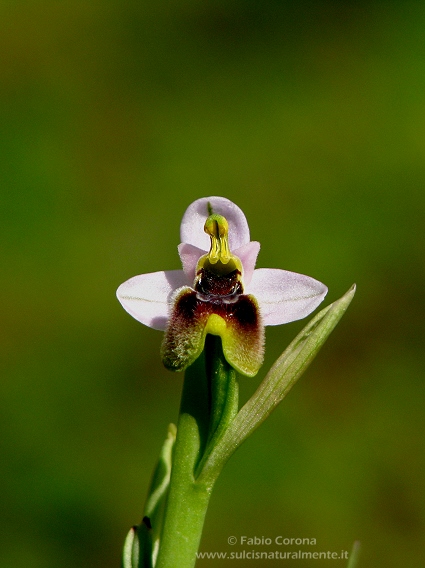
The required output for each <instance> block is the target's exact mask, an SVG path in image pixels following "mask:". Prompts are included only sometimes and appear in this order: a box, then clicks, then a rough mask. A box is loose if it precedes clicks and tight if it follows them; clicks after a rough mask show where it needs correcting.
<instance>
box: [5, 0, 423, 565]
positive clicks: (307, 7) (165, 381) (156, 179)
mask: <svg viewBox="0 0 425 568" xmlns="http://www.w3.org/2000/svg"><path fill="white" fill-rule="evenodd" d="M424 38H425V4H424V3H423V2H412V1H409V0H408V1H406V2H395V1H389V2H374V1H372V2H354V1H352V2H337V1H326V2H312V1H307V0H305V1H304V0H302V1H301V2H298V1H297V2H295V1H287V2H285V1H279V0H263V1H260V0H245V1H244V0H239V1H237V0H227V1H225V0H216V1H213V0H207V1H194V0H168V1H165V2H160V1H159V2H143V1H135V0H127V1H125V2H124V1H119V0H104V1H103V2H101V1H93V2H84V1H78V0H75V1H74V0H72V1H68V2H64V1H59V2H57V1H47V0H39V1H36V0H34V1H27V2H24V1H21V0H15V1H13V2H12V1H7V0H3V1H2V2H1V4H0V188H1V189H0V191H1V223H0V232H1V243H2V244H1V248H2V262H1V267H2V268H1V274H0V277H1V282H2V284H1V289H2V302H1V314H2V315H1V342H0V346H1V347H0V349H1V368H2V371H1V381H0V397H1V398H0V405H1V413H0V421H1V434H0V447H1V485H0V487H1V503H2V505H1V510H2V513H1V531H0V539H1V542H0V566H2V567H4V568H9V567H14V568H20V567H26V568H56V567H60V568H71V567H72V568H74V567H77V566H84V567H86V566H87V567H89V566H90V567H96V568H109V567H110V568H112V567H116V566H119V562H120V555H121V548H122V543H123V540H124V537H125V535H126V533H127V531H128V530H129V528H130V527H131V525H133V524H137V523H139V522H140V520H141V515H142V509H143V503H144V498H145V492H146V489H147V486H148V483H149V479H150V475H151V471H152V468H153V465H154V463H155V461H156V458H157V455H158V452H159V449H160V446H161V444H162V440H163V439H164V437H165V434H166V428H167V425H168V423H169V422H171V421H176V419H177V415H178V406H179V399H180V391H181V386H182V376H181V375H179V374H176V375H174V374H172V373H170V372H168V371H166V370H165V369H164V368H163V367H162V364H161V361H160V358H159V346H160V342H161V338H162V335H161V332H158V331H153V330H151V329H148V328H146V327H144V326H143V325H141V324H139V323H138V322H136V321H135V320H133V319H132V318H131V317H130V316H128V314H126V313H125V311H124V310H123V309H122V308H121V306H120V305H119V303H118V302H117V300H116V298H115V290H116V288H117V286H118V285H119V284H120V283H121V282H123V281H124V280H126V279H127V278H129V277H131V276H134V275H135V274H140V273H143V272H151V271H156V270H163V269H174V268H179V267H180V264H179V257H178V255H177V248H176V247H177V245H178V243H179V225H180V220H181V217H182V214H183V212H184V211H185V209H186V207H187V206H188V205H189V204H190V203H191V202H192V201H194V200H195V199H197V198H199V197H204V196H208V195H222V196H225V197H228V198H229V199H231V200H233V201H235V202H236V203H237V204H238V205H239V206H240V207H241V208H242V209H243V210H244V212H245V214H246V216H247V218H248V221H249V223H250V228H251V237H252V239H254V240H258V241H260V242H261V245H262V249H261V252H260V256H259V261H258V266H260V267H278V268H285V269H287V270H292V271H295V272H301V273H304V274H308V275H310V276H313V277H314V278H317V279H318V280H321V281H322V282H324V283H326V284H327V285H328V287H329V294H328V297H327V298H326V300H325V304H328V303H329V302H331V301H333V300H335V299H337V298H338V297H340V296H342V294H343V293H344V292H345V291H346V290H347V289H348V288H349V287H350V286H351V284H352V283H353V282H356V283H357V286H358V291H357V294H356V297H355V299H354V301H353V303H352V304H351V306H350V308H349V310H348V311H347V313H346V315H345V316H344V318H343V319H342V321H341V323H340V324H339V325H338V327H337V328H336V330H335V331H334V332H333V334H332V335H331V337H330V339H329V340H328V342H327V343H326V345H325V347H324V348H323V350H322V351H321V352H320V353H319V356H318V357H317V359H316V360H315V361H314V363H313V365H312V366H311V367H310V368H309V370H308V371H307V373H306V374H305V376H304V377H303V378H302V379H301V380H300V382H299V383H298V384H297V385H296V386H295V388H294V389H293V390H292V391H291V393H290V394H289V396H288V397H287V398H286V399H285V401H284V402H283V403H282V404H281V406H280V407H279V408H278V409H277V410H276V411H275V412H274V413H273V415H272V416H271V417H270V419H269V420H268V421H267V422H266V423H265V424H264V425H263V426H262V427H261V428H260V429H259V430H258V431H257V432H256V433H255V434H254V436H253V437H252V438H250V439H249V440H248V441H247V442H246V443H245V444H244V446H243V447H242V448H241V449H240V450H239V451H238V452H237V453H236V454H235V455H234V456H233V458H232V459H231V461H230V462H229V464H228V465H227V466H226V468H225V470H224V472H223V474H222V476H221V478H220V480H219V482H218V483H217V486H216V488H215V491H214V493H213V496H212V500H211V505H210V509H209V511H208V516H207V521H206V526H205V532H204V535H203V540H202V544H201V550H202V551H218V552H229V553H230V552H241V551H242V550H244V549H245V550H246V551H252V550H254V551H272V550H273V551H274V550H279V551H281V552H287V551H290V550H299V549H301V550H302V551H336V552H338V553H340V551H343V550H350V549H351V547H352V544H353V542H354V541H355V540H356V539H358V540H360V541H361V543H362V554H361V557H360V563H359V567H358V568H371V567H374V568H377V567H385V568H395V567H399V566H408V567H409V568H419V567H423V566H424V565H425V552H424V529H425V507H424V505H425V503H424V501H425V476H424V469H425V453H424V441H423V439H424V430H425V406H424V401H425V396H424V395H425V383H424V364H423V363H424V356H423V353H424V347H423V339H424V331H423V326H424V324H423V322H424V294H423V288H424V280H425V274H424V248H425V247H424V240H425V239H424V225H425V191H424V188H425V40H424ZM325 304H324V305H325ZM304 324H305V322H296V323H292V324H289V325H286V326H280V327H273V328H268V329H267V348H266V361H265V364H264V367H263V369H262V370H261V371H260V373H259V375H258V377H256V378H255V379H246V378H243V379H241V390H242V401H244V400H246V399H247V397H248V396H249V395H250V394H251V393H252V392H254V390H255V388H256V385H258V383H259V381H260V380H261V378H262V377H263V376H264V374H265V372H266V370H267V369H268V368H269V367H270V365H271V364H272V363H273V361H274V360H275V359H276V358H277V356H278V355H279V354H280V353H281V352H282V351H283V349H284V348H285V347H286V346H287V345H288V343H289V342H290V341H291V340H292V338H293V337H294V336H295V335H296V333H298V331H299V330H300V329H301V328H302V326H303V325H304ZM230 536H235V537H236V538H237V540H238V542H237V544H236V545H234V546H232V545H230V544H228V538H229V537H230ZM242 536H247V537H254V536H256V537H260V538H261V537H265V538H271V539H272V540H273V545H272V546H268V545H264V546H243V545H242V544H241V542H240V539H241V537H242ZM278 536H281V537H283V538H310V539H316V545H309V546H307V545H304V546H282V545H281V546H275V545H274V539H275V538H276V537H278ZM282 562H283V563H284V565H285V566H293V567H297V568H301V567H312V566H314V567H317V568H321V567H327V566H335V567H345V566H346V560H310V561H308V560H296V559H294V560H287V561H282ZM277 564H279V562H277V561H272V560H256V561H253V560H249V559H245V560H237V561H235V560H233V561H231V560H215V561H213V560H199V562H198V564H197V565H198V566H205V567H206V566H213V565H214V566H215V565H217V566H223V567H226V566H229V567H230V566H274V565H277Z"/></svg>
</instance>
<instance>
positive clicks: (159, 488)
mask: <svg viewBox="0 0 425 568" xmlns="http://www.w3.org/2000/svg"><path fill="white" fill-rule="evenodd" d="M176 432H177V429H176V427H175V425H174V424H170V425H169V426H168V432H167V437H166V439H165V442H164V444H163V446H162V448H161V452H160V454H159V459H158V463H157V466H156V468H155V471H154V473H153V476H152V481H151V485H150V488H149V492H148V497H147V500H146V504H145V510H144V517H143V521H142V522H141V524H140V525H138V526H134V527H132V528H131V529H130V531H129V533H128V535H127V538H126V539H125V542H124V548H123V556H122V565H123V568H152V566H154V565H155V560H156V556H157V554H158V548H159V543H160V537H161V532H162V525H163V518H164V506H165V501H166V497H167V492H168V487H169V484H170V475H171V465H172V454H173V446H174V443H175V440H176Z"/></svg>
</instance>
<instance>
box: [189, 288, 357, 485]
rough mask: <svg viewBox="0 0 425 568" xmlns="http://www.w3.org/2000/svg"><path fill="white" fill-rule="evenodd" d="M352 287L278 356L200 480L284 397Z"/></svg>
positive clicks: (214, 472) (215, 471) (210, 476)
mask: <svg viewBox="0 0 425 568" xmlns="http://www.w3.org/2000/svg"><path fill="white" fill-rule="evenodd" d="M355 291H356V287H355V285H353V286H352V287H351V288H350V290H348V292H347V293H346V294H345V295H344V296H343V297H342V298H340V299H339V300H337V301H336V302H334V303H333V304H331V305H330V306H327V307H326V308H324V309H323V310H321V311H320V312H319V313H318V314H317V315H316V316H315V317H314V318H313V319H312V320H311V321H310V322H309V323H308V324H307V325H306V327H305V328H304V329H303V330H302V331H301V333H300V334H299V335H298V336H297V337H296V338H295V339H294V341H293V342H292V343H291V344H290V345H289V347H288V348H287V349H286V350H285V351H284V352H283V353H282V355H281V356H280V357H279V359H277V361H276V362H275V363H274V365H273V366H272V368H271V369H270V371H269V372H268V373H267V375H266V377H265V378H264V380H263V382H262V383H261V384H260V386H259V387H258V389H257V391H256V392H255V393H254V395H253V396H252V397H251V398H250V400H249V401H248V402H247V403H246V404H245V406H243V407H242V408H241V410H240V411H239V412H238V414H237V415H236V417H235V419H234V420H233V421H232V423H231V424H230V425H229V427H228V429H227V430H226V431H225V432H224V434H223V436H222V438H221V439H220V440H219V441H218V442H217V444H216V445H215V447H214V449H213V451H212V452H211V454H210V455H209V457H208V459H207V460H206V462H205V463H204V466H203V468H202V471H201V473H200V475H199V477H198V481H199V482H203V483H212V484H213V483H214V481H215V480H216V478H217V477H218V475H219V473H220V471H221V469H222V468H223V466H224V464H225V463H226V461H227V460H228V459H229V457H230V456H231V455H232V454H233V452H234V451H235V450H236V449H237V448H238V447H239V446H240V445H241V443H242V442H243V441H244V440H245V439H246V438H248V436H250V435H251V434H252V433H253V432H254V430H255V429H256V428H258V426H259V425H260V424H261V423H262V422H263V421H264V420H265V419H266V418H267V417H268V416H269V415H270V413H271V412H272V411H273V410H274V408H276V406H277V405H278V404H279V403H280V402H281V401H282V400H283V398H284V397H285V396H286V394H287V393H288V392H289V390H290V389H291V388H292V386H293V385H294V384H295V383H296V381H297V380H298V379H299V378H300V376H301V375H302V374H303V373H304V371H305V370H306V369H307V367H308V366H309V364H310V363H311V361H312V360H313V359H314V357H315V356H316V355H317V353H318V351H319V350H320V348H321V347H322V345H323V344H324V343H325V341H326V340H327V338H328V337H329V334H330V333H331V332H332V330H333V329H334V328H335V326H336V325H337V323H338V322H339V320H340V319H341V318H342V316H343V315H344V313H345V311H346V309H347V308H348V306H349V304H350V302H351V300H352V299H353V296H354V294H355Z"/></svg>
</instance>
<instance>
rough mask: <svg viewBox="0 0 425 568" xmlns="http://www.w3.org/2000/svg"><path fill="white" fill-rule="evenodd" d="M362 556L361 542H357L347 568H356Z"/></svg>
mask: <svg viewBox="0 0 425 568" xmlns="http://www.w3.org/2000/svg"><path fill="white" fill-rule="evenodd" d="M359 556H360V542H359V541H358V540H356V542H355V543H354V544H353V548H352V550H351V554H350V559H349V560H348V564H347V568H356V566H357V562H358V560H359Z"/></svg>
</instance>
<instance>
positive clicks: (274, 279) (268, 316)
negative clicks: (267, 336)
mask: <svg viewBox="0 0 425 568" xmlns="http://www.w3.org/2000/svg"><path fill="white" fill-rule="evenodd" d="M180 237H181V244H180V245H179V246H178V252H179V255H180V259H181V262H182V265H183V269H182V270H166V271H162V272H153V273H149V274H141V275H139V276H134V277H133V278H130V280H127V281H126V282H124V283H123V284H121V286H120V287H119V288H118V290H117V297H118V299H119V301H120V302H121V304H122V305H123V307H124V309H125V310H126V311H127V312H128V313H129V314H131V315H132V316H133V317H134V318H135V319H136V320H138V321H140V322H141V323H143V324H145V325H147V326H149V327H152V328H154V329H158V330H162V331H165V334H164V339H163V343H162V349H161V354H162V360H163V363H164V365H165V366H166V367H167V368H169V369H171V370H175V371H182V370H184V369H186V368H187V367H188V366H189V365H191V364H192V363H193V362H194V361H195V360H196V359H197V358H198V357H199V355H200V354H201V353H202V351H203V348H204V342H205V337H206V335H207V334H212V335H218V336H220V337H221V340H222V348H223V353H224V356H225V358H226V360H227V362H228V363H229V364H230V365H231V366H232V367H233V368H235V369H236V370H237V371H239V372H240V373H242V374H243V375H246V376H254V375H255V374H256V373H257V372H258V370H259V368H260V366H261V364H262V362H263V357H264V326H267V325H280V324H284V323H289V322H292V321H295V320H298V319H301V318H304V317H306V316H307V315H308V314H310V313H311V312H312V311H313V310H315V309H316V308H317V306H318V305H319V304H320V302H322V300H323V299H324V297H325V295H326V293H327V287H326V286H325V285H324V284H322V283H321V282H318V281H317V280H315V279H314V278H310V277H309V276H304V275H302V274H297V273H295V272H288V271H287V270H280V269H274V268H259V269H255V264H256V260H257V256H258V253H259V250H260V244H259V243H258V242H256V241H250V233H249V227H248V223H247V220H246V218H245V215H244V213H243V212H242V210H241V209H240V208H239V207H238V206H237V205H235V204H234V203H232V202H231V201H229V200H228V199H225V198H223V197H204V198H201V199H198V200H196V201H194V202H193V203H192V204H191V205H190V206H189V207H188V209H187V210H186V212H185V214H184V216H183V219H182V222H181V226H180Z"/></svg>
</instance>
